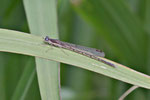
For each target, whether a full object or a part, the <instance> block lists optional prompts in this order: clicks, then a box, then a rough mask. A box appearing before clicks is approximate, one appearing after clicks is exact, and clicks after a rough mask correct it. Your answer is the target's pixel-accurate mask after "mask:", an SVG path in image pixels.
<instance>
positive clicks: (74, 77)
mask: <svg viewBox="0 0 150 100" xmlns="http://www.w3.org/2000/svg"><path fill="white" fill-rule="evenodd" d="M0 7H1V9H0V28H5V29H12V30H18V31H22V32H28V33H29V28H28V23H27V19H26V15H25V11H24V6H23V2H22V1H21V0H11V1H10V0H0ZM57 7H58V8H57V9H58V25H59V26H58V27H59V36H60V40H62V41H66V42H70V43H74V44H79V45H84V46H88V47H93V48H97V49H101V50H103V51H104V52H105V54H106V58H108V59H111V60H113V61H116V62H118V63H121V64H123V65H126V66H129V67H131V68H133V69H135V70H137V71H140V72H143V73H145V74H149V73H150V67H149V65H150V62H149V60H150V53H149V50H150V45H149V44H150V38H149V34H150V28H149V26H150V1H149V0H58V5H57ZM29 68H30V70H29ZM26 69H28V71H29V73H31V74H30V75H28V73H24V72H25V70H26ZM25 74H27V76H28V77H27V76H24V75H25ZM29 76H30V77H29ZM21 79H22V80H23V79H26V80H24V81H25V82H26V83H27V84H26V85H27V88H28V89H24V95H23V97H22V98H23V100H40V99H41V97H40V93H39V87H38V82H37V76H36V71H35V62H34V57H29V56H24V55H19V54H11V53H3V52H0V100H10V99H11V98H12V97H13V95H14V94H13V93H14V92H15V91H16V90H17V88H16V87H17V86H18V85H20V84H19V82H20V81H21ZM61 86H62V90H61V94H62V98H63V100H117V99H118V97H119V96H121V95H122V94H123V93H124V92H125V91H126V90H127V89H128V88H129V87H130V86H131V85H129V84H126V83H123V82H121V81H118V80H114V79H111V78H108V77H106V76H103V75H99V74H97V73H94V72H90V71H87V70H84V69H80V68H77V67H73V66H70V65H66V64H61ZM125 100H150V92H149V91H148V90H146V89H142V88H139V89H137V90H135V91H134V92H133V93H131V94H130V95H129V96H128V97H127V98H126V99H125Z"/></svg>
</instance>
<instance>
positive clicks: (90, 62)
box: [0, 29, 150, 89]
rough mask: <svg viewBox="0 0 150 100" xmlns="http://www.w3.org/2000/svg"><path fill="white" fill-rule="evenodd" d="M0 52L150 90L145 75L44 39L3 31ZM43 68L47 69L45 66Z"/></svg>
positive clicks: (147, 77) (149, 78) (0, 33)
mask: <svg viewBox="0 0 150 100" xmlns="http://www.w3.org/2000/svg"><path fill="white" fill-rule="evenodd" d="M0 51H3V52H12V53H19V54H25V55H30V56H36V57H41V58H45V59H48V60H54V61H58V62H62V63H66V64H71V65H74V66H78V67H80V68H84V69H87V70H90V71H93V72H97V73H100V74H103V75H106V76H109V77H112V78H115V79H118V80H121V81H124V82H127V83H130V84H134V85H137V86H140V87H144V88H148V89H150V77H149V76H147V75H145V74H142V73H139V72H137V71H135V70H132V69H130V68H127V67H125V66H123V65H120V64H117V63H115V62H112V61H110V60H108V59H105V58H101V59H105V60H106V61H110V62H111V63H113V64H115V65H116V68H112V67H111V66H108V65H106V64H104V63H102V62H100V61H97V60H94V59H91V58H89V57H86V56H83V55H81V54H78V53H75V52H72V51H69V50H65V49H62V48H56V47H51V46H50V45H47V44H44V40H43V38H42V37H37V36H34V35H29V34H24V33H22V32H17V31H11V30H4V29H1V30H0ZM64 52H65V53H64ZM43 68H45V67H44V66H43ZM75 81H76V80H75Z"/></svg>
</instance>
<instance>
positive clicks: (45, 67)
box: [24, 0, 60, 100]
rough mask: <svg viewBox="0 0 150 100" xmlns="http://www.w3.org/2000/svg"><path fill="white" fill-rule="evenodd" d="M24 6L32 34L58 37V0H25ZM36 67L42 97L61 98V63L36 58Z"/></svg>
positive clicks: (55, 99)
mask: <svg viewBox="0 0 150 100" xmlns="http://www.w3.org/2000/svg"><path fill="white" fill-rule="evenodd" d="M24 6H25V11H26V14H27V19H28V23H29V27H30V31H31V33H32V34H37V35H41V36H46V35H48V36H50V37H53V38H58V34H57V33H58V29H57V12H56V11H57V10H56V0H44V1H41V0H33V1H31V0H24ZM50 33H52V34H50ZM36 68H37V75H38V81H39V87H40V93H41V97H42V99H43V100H59V98H60V97H59V95H60V94H59V63H57V62H54V61H47V60H45V59H41V58H36Z"/></svg>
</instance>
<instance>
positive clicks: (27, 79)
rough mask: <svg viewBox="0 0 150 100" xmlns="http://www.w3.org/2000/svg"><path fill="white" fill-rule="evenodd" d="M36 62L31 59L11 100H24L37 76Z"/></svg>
mask: <svg viewBox="0 0 150 100" xmlns="http://www.w3.org/2000/svg"><path fill="white" fill-rule="evenodd" d="M33 65H34V60H33V59H29V61H28V62H27V65H26V67H25V69H24V72H23V74H22V76H21V78H20V81H19V82H18V84H17V88H16V89H15V92H14V94H13V96H12V98H11V100H24V99H25V97H26V95H27V92H28V90H29V88H30V86H31V83H32V81H33V79H34V77H35V75H36V71H35V67H34V66H33Z"/></svg>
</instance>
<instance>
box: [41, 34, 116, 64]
mask: <svg viewBox="0 0 150 100" xmlns="http://www.w3.org/2000/svg"><path fill="white" fill-rule="evenodd" d="M44 41H45V43H48V44H50V45H52V46H55V47H59V48H64V49H67V50H71V51H73V52H76V53H79V54H82V55H84V56H87V57H90V58H92V59H95V60H98V61H101V62H103V63H105V64H107V65H110V66H112V67H115V65H114V64H112V63H110V62H108V61H105V60H103V59H101V58H100V57H104V56H105V54H104V52H102V51H101V50H98V49H94V48H88V47H84V46H80V45H75V44H71V43H66V42H62V41H60V40H57V39H51V38H49V37H48V36H46V37H45V39H44Z"/></svg>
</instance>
